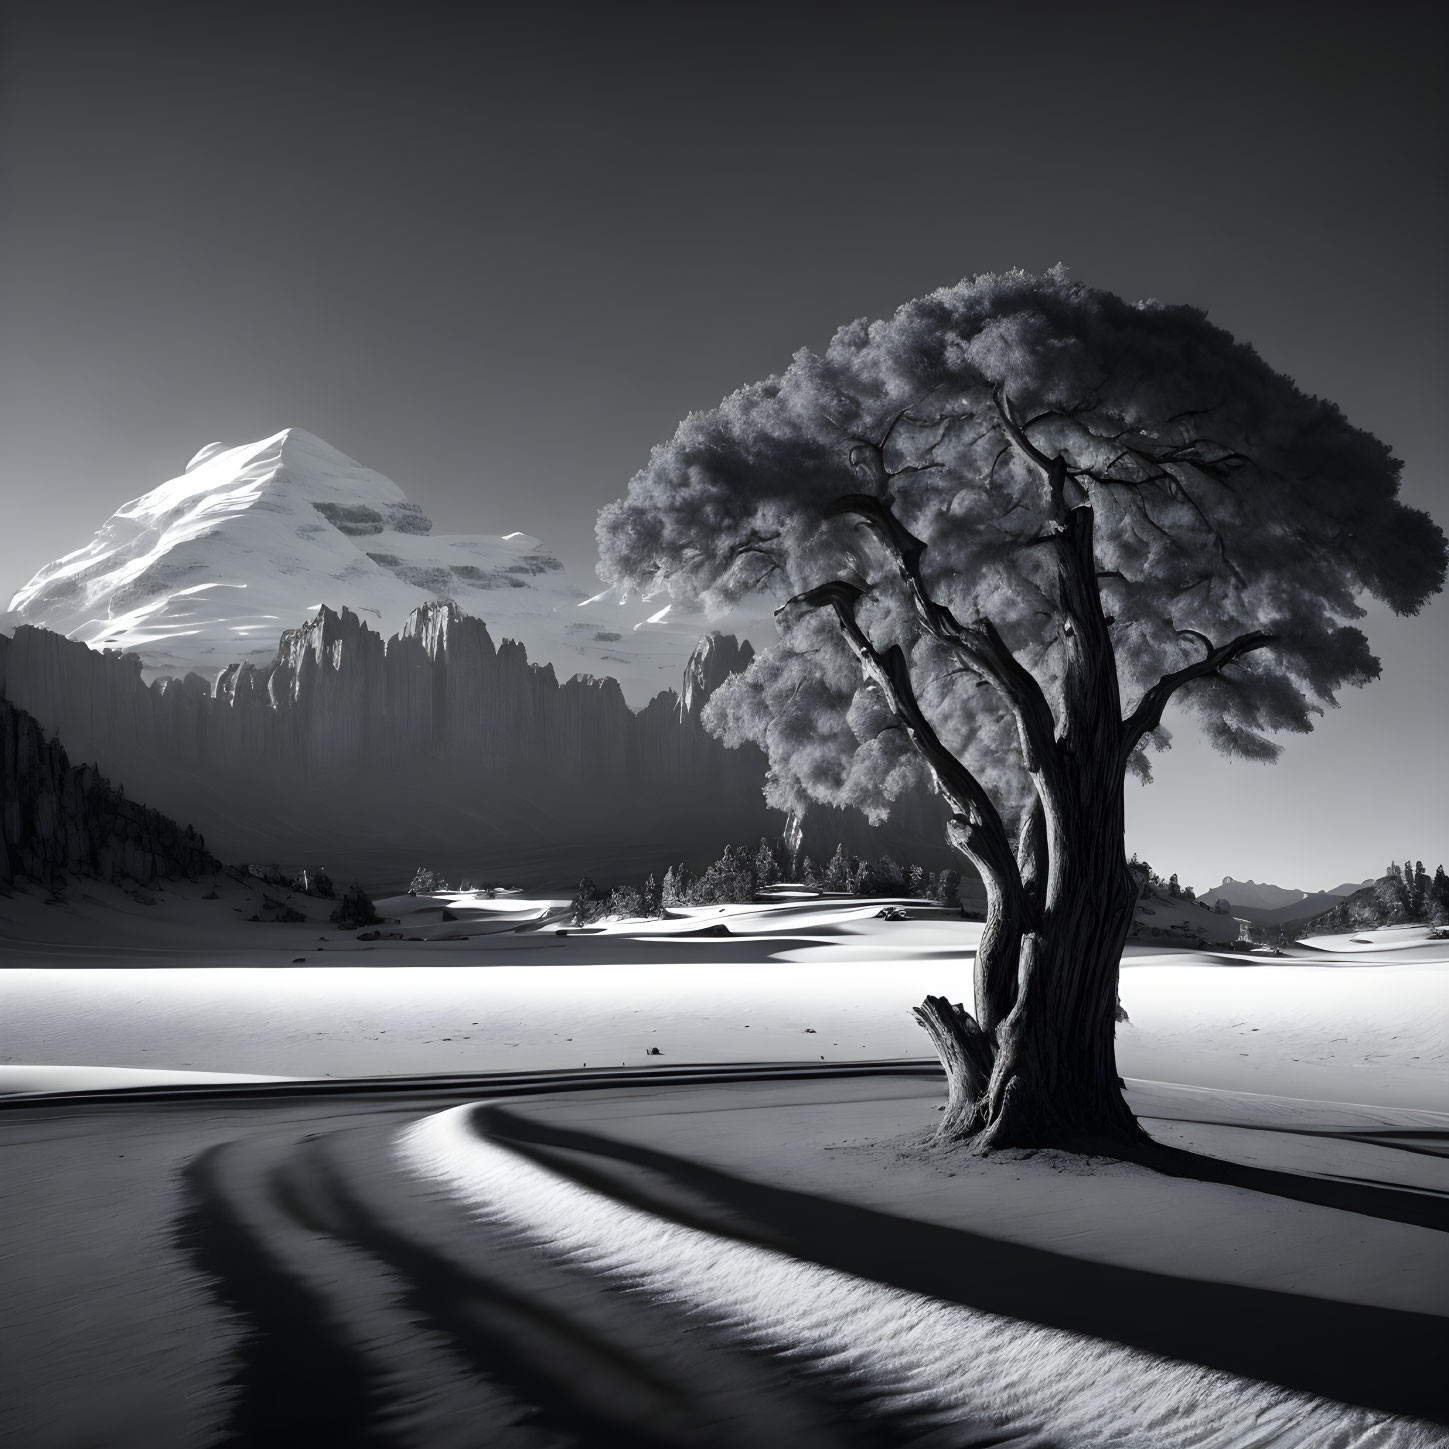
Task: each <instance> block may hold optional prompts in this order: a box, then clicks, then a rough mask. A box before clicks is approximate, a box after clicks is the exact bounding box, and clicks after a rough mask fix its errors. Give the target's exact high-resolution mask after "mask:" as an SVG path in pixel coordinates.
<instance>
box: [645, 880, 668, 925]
mask: <svg viewBox="0 0 1449 1449" xmlns="http://www.w3.org/2000/svg"><path fill="white" fill-rule="evenodd" d="M662 896H663V892H662V891H661V890H660V888H659V882H658V881H656V880H655V879H654V875H653V872H652V871H651V872H650V875H649V879H648V880H646V881H645V882H644V914H645V915H646V916H657V915H659V913H660V907H661V906H662V904H663V902H662V899H661V897H662Z"/></svg>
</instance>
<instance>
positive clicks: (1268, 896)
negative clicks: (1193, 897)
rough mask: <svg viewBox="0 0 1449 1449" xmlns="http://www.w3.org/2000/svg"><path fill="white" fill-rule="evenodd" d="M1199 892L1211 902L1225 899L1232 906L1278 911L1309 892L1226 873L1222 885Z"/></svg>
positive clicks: (1301, 898) (1294, 902) (1304, 896)
mask: <svg viewBox="0 0 1449 1449" xmlns="http://www.w3.org/2000/svg"><path fill="white" fill-rule="evenodd" d="M1198 894H1199V895H1200V896H1201V897H1202V898H1203V899H1204V900H1205V901H1208V902H1209V903H1211V902H1213V901H1216V900H1225V901H1227V902H1228V904H1229V905H1231V906H1235V907H1236V906H1247V907H1250V908H1251V909H1253V910H1258V911H1276V910H1277V909H1278V908H1279V907H1280V906H1291V905H1295V904H1296V903H1297V902H1299V901H1301V900H1304V899H1305V898H1306V897H1307V895H1308V892H1307V891H1301V890H1294V889H1292V888H1291V887H1288V886H1279V885H1270V884H1269V883H1268V882H1267V881H1255V880H1234V878H1233V877H1232V876H1230V875H1225V876H1224V877H1223V880H1222V884H1221V885H1215V886H1210V887H1209V888H1208V889H1207V890H1205V891H1199V892H1198Z"/></svg>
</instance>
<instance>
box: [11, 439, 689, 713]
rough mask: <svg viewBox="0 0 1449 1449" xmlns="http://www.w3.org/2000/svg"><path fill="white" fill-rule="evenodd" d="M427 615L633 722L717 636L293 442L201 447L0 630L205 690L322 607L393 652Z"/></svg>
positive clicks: (255, 659) (331, 453)
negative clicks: (442, 605)
mask: <svg viewBox="0 0 1449 1449" xmlns="http://www.w3.org/2000/svg"><path fill="white" fill-rule="evenodd" d="M591 582H592V581H591ZM595 587H597V585H595ZM434 599H451V600H452V601H453V602H455V603H456V604H458V605H459V607H460V608H461V609H463V610H464V611H465V612H466V613H469V614H472V615H474V616H476V617H477V618H479V619H482V620H484V621H485V622H486V623H487V625H488V627H489V629H490V631H491V633H492V635H493V637H495V638H497V639H503V638H511V639H516V640H518V641H519V642H520V643H521V644H523V645H524V646H525V648H526V649H527V650H528V654H529V658H531V659H533V660H536V661H538V662H541V663H542V662H547V663H551V664H552V665H553V666H554V669H555V671H556V672H557V674H558V676H559V678H560V679H567V678H568V677H569V676H571V675H573V674H575V673H581V674H594V675H609V676H612V677H613V678H615V679H617V680H618V681H619V684H620V686H621V687H622V688H623V690H624V694H625V697H626V698H627V699H628V701H629V703H630V704H632V705H634V706H635V707H639V706H642V705H643V704H644V703H646V702H647V700H648V699H650V698H651V697H652V696H653V695H654V694H656V693H657V692H658V691H659V690H661V689H665V688H668V687H671V686H675V685H677V684H678V681H679V677H680V670H681V669H682V667H683V665H684V662H685V660H686V659H687V658H688V657H689V654H690V651H691V649H692V648H693V646H694V644H695V642H696V641H697V640H698V638H699V636H700V634H702V633H704V632H706V630H707V629H708V627H709V626H708V625H707V624H705V623H704V621H703V620H702V619H699V618H697V617H695V618H691V617H688V616H684V617H681V615H680V610H679V609H678V608H677V607H676V608H674V609H673V610H659V609H657V608H656V607H655V606H653V605H650V604H646V603H635V604H633V605H632V606H630V607H625V606H621V605H620V604H618V603H617V602H615V601H614V600H613V599H612V598H611V597H610V596H608V595H607V594H604V595H598V594H596V595H594V596H593V597H589V596H588V591H586V590H584V589H581V588H578V587H576V586H574V585H573V584H571V583H570V581H569V580H568V579H567V578H566V577H565V576H564V571H563V566H562V565H561V564H560V563H559V561H558V560H557V559H556V558H553V557H552V556H551V555H550V554H549V553H548V552H547V550H545V548H544V547H543V545H542V544H541V543H540V542H539V540H538V539H536V538H533V537H531V536H530V535H529V534H526V533H507V534H503V535H482V534H478V535H473V534H467V535H461V534H460V535H439V534H434V533H433V531H432V523H431V522H430V521H429V520H428V519H427V518H425V517H424V516H423V512H422V510H421V508H419V507H418V505H417V504H415V503H410V502H409V501H408V499H407V496H406V495H405V494H404V493H403V491H402V489H400V488H399V487H398V486H397V484H395V483H394V482H392V481H391V480H390V479H388V478H385V477H383V475H382V474H380V473H375V472H373V471H372V470H371V469H370V468H365V467H363V466H362V465H361V464H360V463H357V462H355V461H354V460H353V459H351V458H349V457H347V456H346V455H345V454H343V453H340V452H338V450H337V449H336V448H333V447H331V446H330V445H329V444H327V443H325V442H323V441H322V440H321V439H320V438H317V437H314V436H313V435H312V434H311V433H307V432H304V431H303V430H302V429H300V428H287V429H285V430H283V431H282V432H280V433H276V434H274V435H273V436H272V437H269V438H264V439H262V440H261V441H260V442H255V443H245V444H242V445H240V446H230V445H227V444H224V443H212V444H210V445H208V446H207V447H205V448H203V449H202V450H201V451H200V452H199V453H197V455H196V456H195V457H194V458H193V459H192V460H191V462H190V463H188V464H187V466H186V470H185V472H183V473H182V474H181V475H180V476H179V477H176V478H172V479H170V480H169V481H168V482H165V483H163V484H161V486H160V487H158V488H153V489H152V490H151V491H150V492H149V493H145V494H143V495H142V496H141V497H139V498H136V499H133V500H132V501H131V502H129V503H127V504H125V505H124V506H123V507H122V508H119V509H117V511H116V512H115V513H114V514H112V515H111V517H110V518H109V519H107V520H106V522H105V524H104V525H103V526H102V527H101V529H100V531H99V532H98V533H97V534H96V536H95V537H94V538H93V539H92V540H91V542H90V543H88V544H87V545H86V546H85V547H84V548H81V549H77V550H76V551H75V552H74V553H69V554H66V555H65V556H64V557H63V558H60V559H57V560H56V561H55V562H54V563H50V564H47V565H46V566H45V567H44V568H42V569H41V570H40V571H39V573H37V574H36V575H35V577H34V578H32V579H31V580H30V582H29V583H27V584H26V585H25V586H24V587H23V588H22V589H20V591H19V592H18V593H16V594H15V596H14V597H13V599H11V601H10V613H9V615H8V617H5V618H0V626H3V627H10V628H13V627H14V626H15V625H16V624H21V623H25V624H34V625H38V626H43V627H45V628H48V629H51V630H53V631H55V632H57V633H61V634H65V635H68V636H69V637H70V638H72V639H78V640H82V641H84V642H85V643H87V644H89V645H91V646H92V647H94V648H97V649H119V650H122V651H125V652H127V653H135V654H138V655H139V656H140V657H141V660H142V662H143V665H144V668H145V671H146V674H147V676H148V677H156V676H159V675H184V674H186V673H188V672H190V671H193V670H194V671H196V672H197V673H199V674H202V675H204V676H207V677H214V676H215V675H216V674H217V673H218V672H219V671H220V670H222V669H224V668H225V667H226V666H228V665H230V664H233V663H236V662H249V663H252V664H257V665H263V664H266V663H267V662H269V661H270V660H271V659H272V658H273V657H274V655H275V654H276V651H277V640H278V636H279V635H280V634H281V632H282V630H283V629H288V628H292V627H295V626H297V625H300V624H301V623H302V622H303V621H304V620H306V619H308V618H310V617H311V616H313V615H315V614H316V612H317V610H318V608H319V607H320V606H321V605H324V604H325V605H327V606H328V607H330V608H332V609H334V610H341V609H342V608H343V607H347V608H350V609H351V610H352V611H353V612H354V613H356V614H357V615H359V617H361V618H362V619H363V620H364V621H365V622H367V623H369V624H370V625H371V626H372V627H373V628H375V629H377V630H378V631H379V632H380V633H382V634H383V635H387V634H390V633H392V632H394V631H395V630H397V629H398V628H400V627H401V625H402V623H403V621H404V620H405V619H406V618H407V616H408V615H409V614H410V613H411V611H412V610H413V609H415V608H417V607H418V605H419V604H423V603H426V602H428V601H429V600H434Z"/></svg>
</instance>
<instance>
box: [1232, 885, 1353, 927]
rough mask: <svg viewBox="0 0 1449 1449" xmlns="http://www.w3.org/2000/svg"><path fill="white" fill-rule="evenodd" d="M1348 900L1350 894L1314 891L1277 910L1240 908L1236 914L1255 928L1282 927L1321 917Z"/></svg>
mask: <svg viewBox="0 0 1449 1449" xmlns="http://www.w3.org/2000/svg"><path fill="white" fill-rule="evenodd" d="M1349 899H1351V893H1350V894H1346V895H1340V894H1339V893H1338V892H1336V891H1314V893H1313V894H1312V895H1308V896H1304V897H1303V899H1302V900H1300V901H1296V902H1295V903H1294V904H1292V905H1288V906H1279V907H1278V908H1277V910H1272V911H1260V910H1255V909H1254V908H1253V907H1252V906H1242V907H1238V908H1237V913H1238V915H1240V916H1245V917H1246V918H1247V919H1248V920H1250V921H1252V923H1253V924H1254V925H1255V926H1282V925H1286V924H1287V923H1288V922H1289V921H1301V920H1303V919H1304V918H1305V917H1308V916H1318V915H1322V914H1324V913H1325V912H1327V911H1331V910H1333V908H1334V907H1335V906H1339V905H1342V904H1343V902H1344V901H1346V900H1349Z"/></svg>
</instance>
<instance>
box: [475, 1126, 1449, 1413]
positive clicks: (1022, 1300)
mask: <svg viewBox="0 0 1449 1449" xmlns="http://www.w3.org/2000/svg"><path fill="white" fill-rule="evenodd" d="M470 1121H471V1125H472V1129H473V1130H474V1131H475V1132H477V1133H478V1134H479V1135H480V1136H483V1137H486V1138H490V1139H492V1140H494V1141H496V1142H498V1143H501V1144H505V1145H506V1146H507V1147H509V1148H510V1149H512V1150H513V1151H515V1152H518V1153H520V1154H522V1155H524V1156H526V1157H528V1158H530V1159H532V1160H534V1161H536V1162H538V1163H539V1164H540V1165H542V1166H546V1167H547V1168H549V1169H550V1170H552V1171H554V1172H558V1173H560V1174H563V1175H564V1176H567V1177H568V1178H570V1179H572V1180H573V1181H575V1182H578V1183H579V1184H580V1185H581V1186H586V1187H588V1188H591V1189H593V1190H594V1191H604V1192H607V1193H608V1194H609V1195H611V1196H612V1197H614V1198H616V1199H618V1200H620V1201H623V1202H626V1203H629V1204H630V1205H632V1206H635V1207H639V1208H641V1209H643V1210H645V1211H648V1212H650V1213H653V1214H655V1215H656V1216H660V1217H663V1218H666V1219H668V1220H670V1221H675V1222H681V1223H684V1224H686V1225H688V1226H693V1227H698V1228H702V1229H704V1230H706V1231H709V1232H712V1233H727V1234H729V1235H731V1236H733V1237H736V1238H738V1239H741V1240H744V1241H751V1242H755V1243H758V1244H760V1245H762V1246H766V1247H770V1248H774V1249H776V1250H778V1251H781V1252H784V1253H788V1254H789V1255H791V1256H792V1257H795V1258H799V1259H801V1260H804V1261H808V1262H813V1263H817V1264H819V1265H821V1266H823V1267H827V1268H832V1269H835V1270H838V1271H840V1272H844V1273H849V1274H852V1275H854V1276H856V1277H860V1278H865V1279H870V1280H873V1281H875V1282H879V1283H883V1284H888V1285H891V1286H893V1287H897V1288H901V1289H904V1290H906V1291H908V1292H912V1293H917V1294H921V1295H924V1296H926V1297H930V1298H935V1299H939V1300H942V1301H945V1302H949V1303H957V1304H961V1305H963V1306H965V1307H969V1308H973V1309H977V1310H980V1311H982V1312H987V1313H994V1314H999V1315H1002V1316H1004V1317H1008V1318H1013V1319H1017V1320H1021V1321H1025V1322H1030V1323H1035V1324H1039V1325H1041V1326H1044V1327H1050V1328H1057V1329H1063V1330H1066V1331H1068V1332H1072V1333H1079V1334H1085V1335H1089V1336H1091V1337H1095V1338H1100V1339H1105V1340H1109V1341H1112V1342H1115V1343H1119V1344H1123V1345H1126V1346H1129V1347H1132V1348H1137V1349H1141V1350H1144V1351H1147V1352H1150V1353H1156V1354H1162V1355H1166V1356H1168V1357H1170V1358H1175V1359H1180V1360H1184V1361H1187V1362H1190V1363H1197V1364H1201V1365H1204V1366H1206V1367H1209V1368H1214V1369H1219V1370H1222V1371H1224V1372H1228V1373H1233V1374H1240V1375H1244V1376H1247V1377H1251V1378H1256V1379H1261V1380H1265V1381H1267V1382H1270V1383H1275V1384H1279V1385H1281V1386H1283V1387H1284V1388H1289V1389H1295V1390H1298V1391H1301V1392H1305V1393H1311V1394H1316V1395H1319V1396H1322V1397H1324V1398H1328V1399H1333V1400H1338V1401H1340V1402H1349V1403H1356V1404H1361V1405H1363V1406H1365V1407H1368V1408H1374V1409H1382V1410H1386V1411H1389V1412H1392V1413H1399V1414H1410V1415H1416V1416H1419V1417H1425V1418H1431V1419H1436V1420H1438V1421H1440V1422H1449V1386H1446V1384H1445V1382H1444V1379H1443V1365H1444V1364H1445V1363H1446V1362H1449V1320H1445V1319H1443V1318H1439V1317H1435V1316H1433V1315H1429V1314H1422V1313H1413V1312H1407V1311H1402V1310H1396V1309H1387V1308H1380V1307H1369V1306H1360V1305H1353V1304H1346V1303H1339V1302H1334V1301H1331V1300H1329V1299H1322V1298H1312V1297H1308V1296H1306V1295H1301V1294H1293V1293H1284V1292H1278V1291H1273V1290H1268V1289H1260V1288H1250V1287H1244V1286H1241V1285H1237V1284H1227V1283H1213V1282H1206V1281H1199V1280H1196V1279H1191V1278H1182V1277H1176V1276H1171V1275H1168V1274H1162V1273H1153V1272H1148V1271H1145V1270H1142V1269H1134V1268H1124V1267H1117V1266H1113V1265H1110V1264H1104V1263H1096V1262H1089V1261H1085V1260H1082V1259H1078V1258H1073V1257H1070V1256H1068V1255H1065V1254H1062V1253H1056V1252H1052V1251H1049V1250H1047V1249H1042V1248H1033V1247H1028V1246H1025V1245H1022V1244H1017V1243H1010V1242H1004V1241H1002V1240H1000V1239H997V1238H992V1237H988V1236H986V1235H984V1234H980V1233H974V1232H971V1231H969V1230H966V1229H961V1228H951V1227H944V1226H941V1225H937V1224H932V1223H925V1222H917V1221H913V1220H910V1219H906V1218H899V1217H895V1216H892V1215H891V1214H889V1213H885V1212H880V1211H877V1210H876V1209H873V1208H867V1207H860V1206H857V1205H854V1204H851V1203H845V1202H838V1201H835V1200H832V1199H830V1198H825V1197H820V1196H816V1195H813V1194H810V1193H804V1192H799V1191H795V1190H793V1189H790V1188H785V1187H776V1186H772V1185H767V1184H764V1183H760V1182H754V1181H748V1180H745V1179H743V1178H739V1177H735V1176H732V1175H731V1174H729V1173H725V1172H721V1171H719V1170H718V1169H716V1168H712V1167H708V1166H705V1165H703V1164H701V1163H697V1162H691V1161H688V1160H686V1159H684V1158H680V1157H676V1156H673V1155H671V1154H669V1153H665V1152H660V1151H657V1150H655V1149H652V1148H649V1147H644V1146H641V1145H637V1144H634V1143H625V1142H621V1141H617V1140H613V1139H611V1138H608V1137H604V1136H599V1135H595V1134H593V1133H589V1132H584V1131H580V1130H578V1129H577V1128H572V1127H561V1126H556V1125H553V1124H550V1123H547V1122H543V1121H541V1120H539V1119H537V1118H534V1117H531V1116H527V1115H524V1114H522V1113H519V1112H517V1111H515V1110H512V1109H510V1108H507V1107H502V1106H495V1105H491V1104H490V1105H479V1106H477V1107H475V1108H474V1110H473V1113H472V1115H471V1118H470ZM1082 1146H1083V1148H1084V1150H1086V1149H1089V1148H1090V1146H1091V1144H1082ZM1112 1154H1113V1155H1114V1156H1117V1157H1119V1158H1125V1159H1127V1160H1132V1161H1136V1162H1140V1163H1141V1164H1142V1165H1145V1166H1149V1167H1153V1168H1155V1169H1157V1170H1160V1171H1164V1172H1167V1173H1169V1174H1171V1175H1174V1176H1179V1177H1191V1178H1196V1179H1198V1180H1201V1181H1205V1182H1216V1183H1221V1184H1224V1185H1229V1186H1234V1187H1240V1188H1247V1189H1250V1190H1253V1191H1257V1192H1264V1193H1269V1194H1272V1195H1274V1196H1277V1197H1282V1198H1288V1199H1291V1200H1295V1201H1299V1202H1307V1203H1315V1204H1320V1205H1324V1206H1330V1207H1334V1208H1338V1209H1340V1210H1345V1211H1349V1212H1357V1213H1362V1214H1365V1215H1368V1216H1373V1217H1379V1218H1385V1219H1388V1220H1391V1221H1397V1222H1406V1223H1414V1224H1416V1225H1418V1226H1420V1227H1426V1228H1432V1229H1436V1230H1439V1231H1449V1206H1446V1204H1445V1203H1444V1201H1443V1200H1442V1199H1439V1198H1437V1197H1430V1196H1425V1195H1423V1194H1419V1193H1415V1192H1412V1191H1405V1190H1396V1189H1393V1188H1390V1187H1378V1186H1371V1185H1364V1184H1359V1183H1345V1182H1337V1181H1326V1180H1322V1179H1316V1178H1310V1177H1302V1176H1299V1175H1297V1174H1293V1173H1287V1172H1279V1171H1273V1170H1270V1169H1264V1168H1254V1167H1246V1166H1242V1165H1239V1164H1235V1163H1228V1162H1221V1161H1219V1160H1217V1159H1214V1158H1206V1157H1199V1156H1197V1155H1195V1154H1192V1153H1189V1152H1184V1151H1180V1150H1178V1149H1174V1148H1166V1147H1157V1148H1153V1147H1151V1146H1148V1147H1143V1148H1140V1149H1136V1150H1129V1151H1127V1152H1124V1151H1123V1150H1122V1148H1121V1147H1120V1145H1118V1146H1114V1147H1113V1149H1112Z"/></svg>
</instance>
